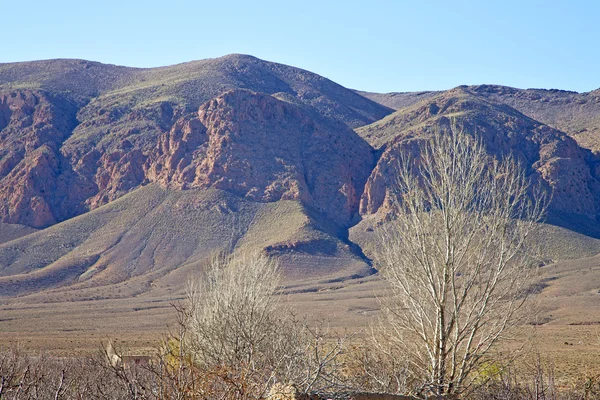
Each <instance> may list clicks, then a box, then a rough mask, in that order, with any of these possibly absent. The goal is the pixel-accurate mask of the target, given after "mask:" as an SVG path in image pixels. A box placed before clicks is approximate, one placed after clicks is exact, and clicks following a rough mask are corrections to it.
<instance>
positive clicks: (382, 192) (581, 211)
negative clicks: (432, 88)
mask: <svg viewBox="0 0 600 400" xmlns="http://www.w3.org/2000/svg"><path fill="white" fill-rule="evenodd" d="M450 117H452V118H453V120H454V123H455V124H456V125H457V126H458V129H464V130H465V131H466V132H476V134H477V136H478V137H480V138H481V139H482V141H483V143H484V145H485V146H486V148H487V150H488V151H489V153H490V154H492V155H495V156H497V157H502V156H504V155H507V154H513V155H514V156H515V157H516V158H517V159H518V160H519V161H520V162H521V164H522V165H523V166H524V168H525V169H526V173H527V174H528V175H530V176H531V178H532V179H533V180H534V181H535V180H540V181H541V182H542V184H544V185H546V186H547V187H549V188H552V190H553V197H552V203H551V205H550V210H552V211H555V212H559V213H565V214H577V215H583V216H587V217H589V218H592V219H595V218H596V216H597V215H598V213H599V212H600V181H599V180H598V175H597V172H596V170H597V169H598V167H597V165H598V163H599V161H600V160H598V159H597V158H596V157H595V156H594V155H593V154H592V153H591V152H590V151H588V150H585V149H582V148H581V147H579V146H578V145H577V143H576V142H575V140H573V139H572V138H570V137H569V136H567V135H566V134H564V133H563V132H560V131H557V130H555V129H553V128H550V127H548V126H546V125H543V124H541V123H539V122H537V121H534V120H532V119H530V118H528V117H526V116H524V115H523V114H520V113H519V112H517V111H516V110H514V109H512V108H510V107H508V106H505V105H495V104H493V103H489V102H488V101H486V100H485V99H481V98H478V97H477V96H473V95H471V94H469V93H467V92H465V91H463V90H461V89H456V90H454V91H450V92H447V93H445V94H443V95H440V96H437V97H435V98H433V99H432V100H431V101H429V102H426V103H424V104H421V105H419V106H415V107H413V108H412V109H409V110H403V111H400V112H398V115H397V118H395V117H394V118H391V119H390V121H389V122H388V124H387V125H386V126H385V127H382V128H381V129H382V135H386V136H388V137H390V135H389V133H390V126H393V127H394V128H395V129H396V132H397V135H396V136H395V137H393V138H391V139H389V141H388V142H387V143H386V144H385V145H384V146H383V149H384V150H383V153H382V155H381V158H380V160H379V162H378V163H377V166H376V167H375V169H374V170H373V172H372V173H371V176H370V177H369V180H368V181H367V184H366V186H365V191H364V193H363V195H362V198H361V206H360V212H361V214H362V215H369V214H375V213H378V212H379V213H381V214H382V215H385V214H386V213H387V212H388V211H389V210H390V201H391V193H390V187H392V186H393V185H394V183H395V182H394V181H393V176H394V173H395V171H394V168H395V167H396V165H397V163H398V159H399V157H400V154H401V153H402V152H406V151H414V148H412V149H411V147H412V146H415V145H416V144H417V142H418V138H421V137H424V136H427V135H430V134H431V133H432V132H434V131H435V130H438V129H443V128H444V127H448V126H449V125H450V123H451V122H450V121H451V120H450ZM394 125H395V126H394ZM384 130H385V131H384ZM369 135H371V137H373V138H375V137H376V135H377V132H376V131H375V130H371V131H369Z"/></svg>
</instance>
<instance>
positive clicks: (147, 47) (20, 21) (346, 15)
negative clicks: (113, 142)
mask: <svg viewBox="0 0 600 400" xmlns="http://www.w3.org/2000/svg"><path fill="white" fill-rule="evenodd" d="M0 15H1V20H2V24H1V26H2V32H3V34H2V46H1V48H0V62H12V61H26V60H36V59H48V58H83V59H88V60H94V61H101V62H104V63H110V64H120V65H128V66H137V67H150V66H161V65H169V64H176V63H180V62H184V61H191V60H197V59H203V58H213V57H219V56H222V55H225V54H229V53H244V54H252V55H254V56H257V57H259V58H263V59H266V60H269V61H277V62H280V63H284V64H290V65H294V66H297V67H301V68H305V69H308V70H310V71H313V72H316V73H318V74H321V75H323V76H326V77H327V78H330V79H332V80H334V81H336V82H338V83H340V84H342V85H344V86H347V87H351V88H356V89H362V90H369V91H378V92H388V91H416V90H431V89H448V88H451V87H454V86H458V85H460V84H479V83H495V84H502V85H508V86H515V87H521V88H527V87H542V88H560V89H569V90H576V91H589V90H594V89H597V88H599V87H600V73H599V70H600V51H599V50H600V2H599V1H593V0H589V1H578V0H571V1H553V0H544V1H541V0H540V1H537V0H519V1H514V0H503V1H496V0H477V1H475V0H473V1H461V0H448V1H438V0H430V1H423V0H413V1H401V0H397V1H392V0H390V1H383V0H380V1H378V0H371V1H367V0H365V1H352V0H345V1H341V0H339V1H328V0H320V1H312V0H303V1H296V0H273V1H271V0H269V1H261V0H250V1H248V0H246V1H241V0H230V1H226V0H213V1H202V0H195V1H179V0H170V1H153V0H146V1H131V0H102V1H99V0H85V1H82V0H77V1H74V0H52V1H45V0H44V1H42V0H38V1H13V0H0Z"/></svg>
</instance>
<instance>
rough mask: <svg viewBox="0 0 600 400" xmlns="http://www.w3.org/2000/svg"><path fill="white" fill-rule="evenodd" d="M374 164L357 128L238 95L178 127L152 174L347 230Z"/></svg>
mask: <svg viewBox="0 0 600 400" xmlns="http://www.w3.org/2000/svg"><path fill="white" fill-rule="evenodd" d="M373 163H374V159H373V154H372V151H371V148H370V146H369V145H368V144H367V143H366V142H365V141H364V140H362V139H361V138H360V137H358V136H357V135H356V134H355V133H354V132H352V131H351V130H349V129H347V128H345V127H343V126H339V127H338V128H337V129H332V128H331V127H329V126H327V125H325V124H323V123H320V122H315V121H314V120H313V119H311V118H309V117H308V116H307V115H305V114H304V113H303V112H302V111H301V110H300V109H299V108H297V107H295V106H293V105H291V104H289V103H286V102H283V101H280V100H277V99H275V98H273V97H272V96H268V95H262V94H257V93H253V92H250V91H246V90H234V91H230V92H227V93H225V94H223V95H221V96H219V97H217V98H215V99H213V100H211V101H209V102H207V103H205V104H204V105H202V106H201V107H200V109H199V111H198V116H197V117H194V118H191V119H184V120H180V121H179V122H177V123H176V124H175V126H174V127H173V129H172V130H171V131H170V132H169V133H168V134H165V135H164V136H163V137H162V138H161V139H160V141H159V144H158V145H157V148H156V151H155V152H154V154H152V155H151V156H150V157H149V159H148V163H147V166H146V169H147V176H148V179H149V180H150V181H156V182H160V183H162V184H165V185H169V186H174V187H177V188H188V187H200V188H206V187H213V188H218V189H223V190H227V191H229V192H232V193H235V194H237V195H239V196H242V197H244V198H247V199H250V200H255V201H267V202H268V201H277V200H281V199H294V200H300V201H302V202H304V203H305V204H306V205H308V206H311V207H314V208H316V209H317V210H319V211H321V212H323V213H324V214H326V215H327V216H328V217H329V218H331V219H332V220H334V221H336V222H338V223H341V224H344V225H345V224H348V223H349V222H350V221H351V220H352V218H353V217H354V216H355V214H356V213H357V212H358V203H359V196H360V193H362V189H363V186H364V182H365V181H366V178H367V177H368V175H369V173H370V170H371V168H372V166H373Z"/></svg>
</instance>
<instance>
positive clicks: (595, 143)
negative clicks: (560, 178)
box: [357, 85, 600, 151]
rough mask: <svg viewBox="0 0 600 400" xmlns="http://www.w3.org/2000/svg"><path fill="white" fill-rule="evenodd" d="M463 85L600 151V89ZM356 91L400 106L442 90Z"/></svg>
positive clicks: (391, 104)
mask: <svg viewBox="0 0 600 400" xmlns="http://www.w3.org/2000/svg"><path fill="white" fill-rule="evenodd" d="M463 89H464V90H468V91H469V92H471V93H473V94H474V95H477V96H480V97H482V98H485V99H487V100H490V101H492V102H494V103H501V104H506V105H509V106H511V107H512V108H514V109H516V110H518V111H519V112H521V113H523V114H524V115H526V116H528V117H530V118H533V119H535V120H537V121H539V122H542V123H544V124H546V125H549V126H551V127H553V128H555V129H558V130H560V131H563V132H565V133H567V134H568V135H569V136H571V137H572V138H573V139H575V140H576V141H577V143H578V144H579V145H580V146H582V147H585V148H587V149H590V150H592V151H600V139H599V137H600V89H598V90H594V91H591V92H586V93H577V92H571V91H567V90H558V89H517V88H512V87H508V86H500V85H477V86H468V87H466V86H465V87H463ZM357 93H359V94H361V95H362V96H364V97H366V98H368V99H371V100H373V101H376V102H377V103H379V104H381V105H384V106H386V107H390V108H393V109H395V110H399V109H402V108H405V107H409V106H411V105H412V104H415V103H417V102H420V101H423V100H427V99H430V98H431V97H434V96H436V95H438V94H440V93H441V92H405V93H394V92H392V93H369V92H361V91H357Z"/></svg>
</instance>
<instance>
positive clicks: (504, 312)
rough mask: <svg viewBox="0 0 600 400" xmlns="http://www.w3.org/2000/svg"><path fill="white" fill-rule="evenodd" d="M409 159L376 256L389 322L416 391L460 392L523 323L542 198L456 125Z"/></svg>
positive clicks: (514, 168)
mask: <svg viewBox="0 0 600 400" xmlns="http://www.w3.org/2000/svg"><path fill="white" fill-rule="evenodd" d="M406 153H408V152H405V153H402V154H403V155H402V156H401V157H400V163H399V166H398V178H397V187H396V188H395V189H396V190H397V202H396V206H397V213H396V215H395V217H394V218H393V220H392V221H391V222H390V223H389V224H388V226H387V228H385V229H383V232H384V233H383V238H382V239H383V245H382V247H381V250H380V253H379V257H378V260H377V261H378V264H379V268H380V270H381V272H382V275H383V277H384V278H385V279H386V280H387V281H388V282H389V284H390V287H391V289H390V290H391V294H390V296H389V298H388V300H387V301H386V302H385V307H384V309H385V315H386V317H387V318H386V321H387V325H388V327H389V328H391V330H392V331H393V332H394V335H393V337H394V338H395V340H397V344H398V345H400V346H401V347H402V348H403V350H404V352H405V354H406V355H407V357H408V359H409V361H410V363H411V368H410V370H411V371H414V372H415V374H416V375H415V378H417V379H418V380H420V382H421V383H422V386H421V390H422V391H423V392H425V391H427V392H428V393H429V394H433V395H436V396H440V395H441V396H446V395H453V394H459V393H464V392H465V391H467V390H468V389H469V387H470V386H471V385H472V383H473V381H472V379H470V378H471V377H472V375H473V373H474V372H475V371H476V370H477V368H479V366H481V365H482V363H483V362H485V356H486V355H487V354H488V353H489V351H490V349H491V347H492V346H493V345H494V344H495V343H496V342H497V341H498V340H500V339H501V338H502V337H503V334H504V333H505V332H506V330H507V329H508V328H510V327H512V326H514V325H515V324H516V323H517V322H518V321H519V320H520V318H519V317H520V315H521V313H520V311H522V310H523V309H524V308H523V305H524V303H525V300H526V299H527V288H528V287H529V284H530V277H531V276H532V273H534V272H535V268H531V267H530V266H528V265H529V264H528V255H527V251H526V248H525V247H526V243H527V238H528V236H529V235H530V234H531V233H532V231H533V230H534V229H535V228H536V223H537V222H538V221H539V220H540V218H541V217H542V215H543V212H544V208H545V204H546V201H545V200H544V196H543V195H542V194H541V193H542V191H541V190H537V189H535V188H532V187H531V186H530V185H529V183H528V179H527V178H526V176H525V175H524V173H523V169H522V168H521V166H520V165H519V163H517V162H516V161H515V160H514V159H513V158H511V157H505V158H503V159H501V160H498V159H496V158H494V157H491V156H489V155H488V154H487V153H486V151H485V149H484V147H483V145H482V143H481V142H480V141H478V140H476V139H474V138H473V137H472V136H470V135H468V134H467V133H464V132H463V131H461V130H459V129H456V128H452V129H448V130H447V131H446V132H438V133H436V134H434V135H433V137H431V138H430V139H428V140H424V139H423V140H421V142H420V144H419V146H418V153H419V155H418V156H415V157H410V156H407V155H406Z"/></svg>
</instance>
